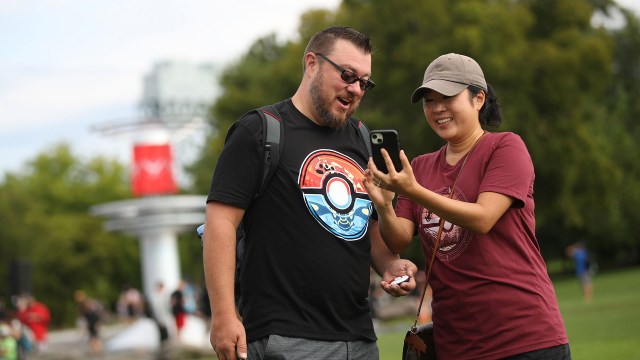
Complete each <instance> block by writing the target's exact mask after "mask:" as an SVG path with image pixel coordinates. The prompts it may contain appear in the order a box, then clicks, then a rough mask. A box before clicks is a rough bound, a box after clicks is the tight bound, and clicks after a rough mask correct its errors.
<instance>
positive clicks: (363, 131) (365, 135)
mask: <svg viewBox="0 0 640 360" xmlns="http://www.w3.org/2000/svg"><path fill="white" fill-rule="evenodd" d="M354 121H355V122H357V124H354V125H355V127H357V128H358V131H359V132H360V136H362V140H363V141H364V145H365V146H366V147H367V154H368V155H369V157H371V142H370V141H369V134H370V131H369V128H368V127H367V125H365V124H364V123H363V122H362V121H360V120H354Z"/></svg>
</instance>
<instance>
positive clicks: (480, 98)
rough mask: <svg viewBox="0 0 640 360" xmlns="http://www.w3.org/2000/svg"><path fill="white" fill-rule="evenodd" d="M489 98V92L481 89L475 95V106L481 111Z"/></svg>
mask: <svg viewBox="0 0 640 360" xmlns="http://www.w3.org/2000/svg"><path fill="white" fill-rule="evenodd" d="M486 100H487V93H486V92H484V90H483V91H480V92H479V93H478V94H476V96H475V106H476V109H477V110H478V111H480V109H482V106H483V105H484V102H485V101H486Z"/></svg>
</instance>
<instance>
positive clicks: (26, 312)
mask: <svg viewBox="0 0 640 360" xmlns="http://www.w3.org/2000/svg"><path fill="white" fill-rule="evenodd" d="M17 308H18V309H17V312H16V318H17V319H18V320H20V322H22V323H23V324H24V325H26V326H27V327H29V328H30V329H31V331H32V332H33V336H34V340H35V346H34V348H35V350H36V351H42V350H46V348H47V337H48V334H49V322H50V321H51V313H50V312H49V308H48V307H47V306H46V305H45V304H43V303H41V302H39V301H36V299H35V298H34V297H33V296H32V295H30V294H25V295H22V296H20V297H19V298H18V300H17Z"/></svg>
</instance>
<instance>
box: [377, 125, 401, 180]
mask: <svg viewBox="0 0 640 360" xmlns="http://www.w3.org/2000/svg"><path fill="white" fill-rule="evenodd" d="M381 149H385V150H387V153H389V156H390V157H391V161H392V162H393V167H394V168H395V169H396V171H401V170H402V162H401V161H400V141H399V139H398V132H397V131H395V130H372V131H371V153H372V154H371V157H373V163H374V164H376V167H377V168H378V170H380V171H382V172H383V173H386V174H388V173H389V169H387V164H386V163H385V162H384V158H383V157H382V153H381V152H380V150H381Z"/></svg>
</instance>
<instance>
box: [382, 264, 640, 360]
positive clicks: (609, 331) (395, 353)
mask: <svg viewBox="0 0 640 360" xmlns="http://www.w3.org/2000/svg"><path fill="white" fill-rule="evenodd" d="M553 283H554V285H555V289H556V294H557V295H558V302H559V303H560V310H561V312H562V315H563V317H564V321H565V325H566V327H567V333H568V335H569V342H570V345H571V353H572V358H573V359H576V360H591V359H593V360H596V359H598V360H603V359H621V360H634V359H635V360H640V268H633V269H626V270H620V271H615V272H607V273H600V274H598V275H596V276H595V277H594V279H593V283H594V288H595V295H594V299H593V301H592V302H591V303H589V304H585V303H584V301H583V300H582V296H581V292H580V287H579V284H578V281H577V280H576V279H575V278H573V277H567V278H562V279H554V282H553ZM411 322H412V319H411V318H407V319H403V320H400V325H402V324H406V326H404V327H403V326H400V327H399V329H398V326H396V325H398V321H397V320H396V321H395V322H394V323H393V324H389V323H387V324H385V326H384V327H385V328H395V329H397V330H395V331H391V332H386V333H379V334H378V337H379V341H378V345H379V347H380V359H381V360H397V359H399V358H400V353H401V352H402V341H403V339H404V334H405V332H406V330H407V329H408V328H409V326H410V325H411Z"/></svg>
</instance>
